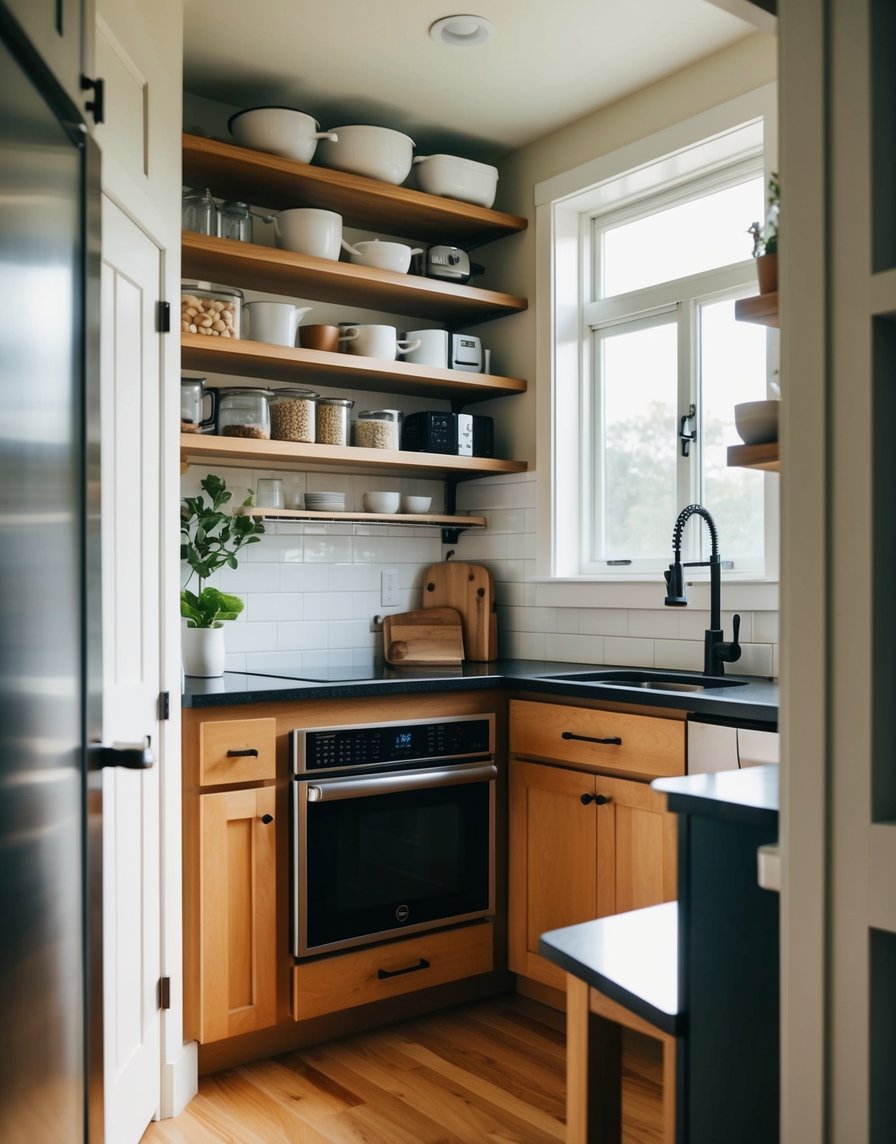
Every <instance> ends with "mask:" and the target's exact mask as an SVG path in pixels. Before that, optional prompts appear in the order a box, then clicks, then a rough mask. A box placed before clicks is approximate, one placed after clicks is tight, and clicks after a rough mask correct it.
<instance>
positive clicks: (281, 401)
mask: <svg viewBox="0 0 896 1144" xmlns="http://www.w3.org/2000/svg"><path fill="white" fill-rule="evenodd" d="M318 396H319V395H318V394H316V393H314V392H313V390H310V389H295V388H293V389H275V390H274V396H273V397H272V398H271V437H272V438H273V439H274V440H275V441H304V442H306V443H308V444H313V443H314V430H315V426H314V417H315V407H314V403H315V402H316V401H317V398H318Z"/></svg>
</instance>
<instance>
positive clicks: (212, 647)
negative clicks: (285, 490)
mask: <svg viewBox="0 0 896 1144" xmlns="http://www.w3.org/2000/svg"><path fill="white" fill-rule="evenodd" d="M199 483H200V486H201V488H202V490H203V491H202V493H201V494H200V495H199V496H195V497H183V498H182V500H181V505H180V537H181V550H180V554H181V559H182V560H184V561H185V562H186V563H187V565H188V566H189V575H188V576H187V580H186V583H185V584H184V587H183V589H182V590H181V594H180V614H181V616H183V618H184V619H185V620H186V621H187V623H186V627H185V628H184V631H183V658H184V671H185V672H186V674H187V675H196V676H201V677H204V678H211V677H214V676H220V675H223V674H224V627H223V625H224V622H225V621H226V620H235V619H236V617H237V616H238V615H239V614H240V612H241V611H242V610H243V601H242V600H241V599H240V598H239V596H234V595H231V594H230V593H229V592H221V591H220V590H219V589H218V588H213V587H211V586H208V585H207V586H205V587H203V581H205V580H207V579H208V578H209V576H211V575H212V574H213V573H215V572H217V571H218V569H219V568H236V567H237V563H238V561H237V553H238V552H239V551H240V550H241V549H242V548H244V547H245V546H246V545H248V544H257V543H258V541H259V540H260V539H261V537H262V536H263V535H264V525H263V524H262V522H261V521H260V520H258V519H256V518H255V517H254V516H252V515H251V514H250V513H234V512H232V511H231V510H230V509H229V508H228V505H229V502H230V501H231V500H232V499H233V494H232V493H230V492H229V491H228V489H227V485H226V482H225V481H224V480H223V478H221V477H218V476H215V474H214V473H209V474H208V476H206V477H204V478H203V479H202V480H201V481H200V482H199ZM247 491H248V494H249V495H248V496H247V497H246V499H245V500H244V501H243V503H242V507H243V508H251V507H252V505H253V503H254V496H253V493H252V490H251V489H249V490H247ZM193 576H196V577H198V591H197V592H191V591H190V590H189V589H188V587H187V585H188V584H189V583H190V581H191V580H192V578H193Z"/></svg>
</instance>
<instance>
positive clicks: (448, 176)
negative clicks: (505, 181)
mask: <svg viewBox="0 0 896 1144" xmlns="http://www.w3.org/2000/svg"><path fill="white" fill-rule="evenodd" d="M414 173H415V174H416V176H417V185H418V186H419V188H420V190H421V191H426V193H427V194H430V195H442V196H443V197H444V198H448V199H460V200H461V201H462V202H465V203H474V204H475V205H476V206H480V207H490V206H491V205H492V203H494V201H495V195H496V194H497V190H498V169H497V167H490V166H489V165H488V164H487V163H477V162H475V161H474V160H473V159H463V158H461V156H460V155H418V156H417V157H416V158H415V159H414Z"/></svg>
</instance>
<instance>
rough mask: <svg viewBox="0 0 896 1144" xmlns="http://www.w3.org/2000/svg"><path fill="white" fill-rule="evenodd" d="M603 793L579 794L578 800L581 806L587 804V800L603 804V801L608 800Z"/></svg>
mask: <svg viewBox="0 0 896 1144" xmlns="http://www.w3.org/2000/svg"><path fill="white" fill-rule="evenodd" d="M609 801H610V800H609V799H608V798H607V796H606V795H605V794H580V795H579V802H580V803H581V804H582V806H587V805H588V803H589V802H593V803H594V805H595V806H603V805H604V803H606V802H609Z"/></svg>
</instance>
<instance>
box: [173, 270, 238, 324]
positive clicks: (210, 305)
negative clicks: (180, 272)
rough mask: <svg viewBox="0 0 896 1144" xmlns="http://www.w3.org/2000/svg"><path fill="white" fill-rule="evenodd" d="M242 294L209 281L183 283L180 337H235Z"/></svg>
mask: <svg viewBox="0 0 896 1144" xmlns="http://www.w3.org/2000/svg"><path fill="white" fill-rule="evenodd" d="M242 308H243V292H242V290H236V289H234V288H233V287H231V286H213V285H212V284H211V283H210V282H182V283H181V287H180V329H181V333H183V334H204V335H205V336H206V337H211V338H238V337H239V336H240V315H241V314H242Z"/></svg>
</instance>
